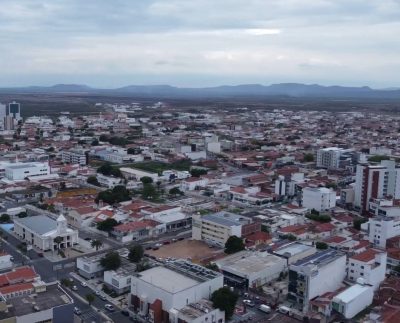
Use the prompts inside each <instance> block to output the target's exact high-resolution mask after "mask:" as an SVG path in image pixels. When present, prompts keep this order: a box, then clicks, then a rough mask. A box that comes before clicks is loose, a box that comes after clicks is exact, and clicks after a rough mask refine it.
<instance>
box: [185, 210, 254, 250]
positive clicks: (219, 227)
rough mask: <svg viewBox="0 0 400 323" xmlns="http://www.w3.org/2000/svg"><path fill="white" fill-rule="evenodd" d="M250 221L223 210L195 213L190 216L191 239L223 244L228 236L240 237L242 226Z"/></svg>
mask: <svg viewBox="0 0 400 323" xmlns="http://www.w3.org/2000/svg"><path fill="white" fill-rule="evenodd" d="M250 222H251V220H250V219H249V218H246V217H243V216H240V215H237V214H234V213H230V212H225V211H222V212H218V213H214V214H207V215H204V216H201V215H199V214H196V215H193V217H192V239H194V240H204V241H205V242H209V243H211V244H217V245H220V246H224V245H225V242H226V241H227V240H228V238H229V237H230V236H237V237H241V236H242V226H244V225H246V224H249V223H250Z"/></svg>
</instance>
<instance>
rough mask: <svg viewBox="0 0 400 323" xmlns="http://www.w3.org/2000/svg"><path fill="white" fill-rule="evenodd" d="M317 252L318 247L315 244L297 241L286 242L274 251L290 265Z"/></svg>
mask: <svg viewBox="0 0 400 323" xmlns="http://www.w3.org/2000/svg"><path fill="white" fill-rule="evenodd" d="M316 252H317V249H316V248H315V247H314V246H308V245H306V244H303V243H300V242H296V241H295V242H290V243H288V244H285V245H283V246H281V247H279V248H277V249H275V250H274V251H273V253H274V254H275V255H278V256H280V257H282V258H284V259H286V260H287V263H288V265H290V264H293V263H295V262H296V261H298V260H300V259H303V258H306V257H308V256H311V255H313V254H315V253H316Z"/></svg>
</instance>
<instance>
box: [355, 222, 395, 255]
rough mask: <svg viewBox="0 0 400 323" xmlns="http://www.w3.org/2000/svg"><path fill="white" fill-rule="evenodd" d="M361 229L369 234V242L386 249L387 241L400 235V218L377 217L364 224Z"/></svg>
mask: <svg viewBox="0 0 400 323" xmlns="http://www.w3.org/2000/svg"><path fill="white" fill-rule="evenodd" d="M361 229H362V230H364V231H366V232H367V235H368V240H369V242H371V243H373V244H374V245H375V246H376V247H380V248H385V247H386V240H387V239H390V238H393V237H395V236H398V235H400V218H398V217H387V216H385V217H383V216H377V217H375V218H370V219H369V220H368V222H366V223H363V224H362V225H361Z"/></svg>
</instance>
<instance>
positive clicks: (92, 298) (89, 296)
mask: <svg viewBox="0 0 400 323" xmlns="http://www.w3.org/2000/svg"><path fill="white" fill-rule="evenodd" d="M85 298H86V300H87V301H88V303H89V305H91V304H92V303H93V301H94V299H95V297H94V295H93V294H87V295H86V296H85Z"/></svg>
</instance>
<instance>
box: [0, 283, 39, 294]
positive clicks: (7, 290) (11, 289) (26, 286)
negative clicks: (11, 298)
mask: <svg viewBox="0 0 400 323" xmlns="http://www.w3.org/2000/svg"><path fill="white" fill-rule="evenodd" d="M31 289H33V284H32V283H22V284H15V285H9V286H4V287H0V293H1V294H3V295H7V294H11V293H15V292H21V291H25V290H31Z"/></svg>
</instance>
